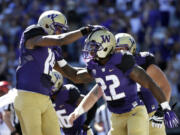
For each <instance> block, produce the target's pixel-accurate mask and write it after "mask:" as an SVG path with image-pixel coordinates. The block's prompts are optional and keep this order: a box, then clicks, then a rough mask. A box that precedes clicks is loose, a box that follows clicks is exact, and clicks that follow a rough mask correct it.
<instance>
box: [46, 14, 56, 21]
mask: <svg viewBox="0 0 180 135" xmlns="http://www.w3.org/2000/svg"><path fill="white" fill-rule="evenodd" d="M57 16H58V15H57V14H51V15H48V18H51V19H52V20H54V18H56V17H57Z"/></svg>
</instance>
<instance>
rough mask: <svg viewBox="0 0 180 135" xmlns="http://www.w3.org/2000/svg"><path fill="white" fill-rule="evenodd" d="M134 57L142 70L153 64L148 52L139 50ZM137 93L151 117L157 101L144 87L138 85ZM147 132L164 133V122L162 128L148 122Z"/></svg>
mask: <svg viewBox="0 0 180 135" xmlns="http://www.w3.org/2000/svg"><path fill="white" fill-rule="evenodd" d="M134 58H135V61H136V63H137V64H138V65H139V66H141V67H142V68H143V69H144V70H146V69H147V68H148V67H149V66H150V65H151V64H155V60H154V55H153V54H151V53H149V52H140V53H138V54H135V55H134ZM139 94H140V97H141V98H142V100H143V102H144V104H145V106H146V109H147V111H148V114H149V117H150V118H151V117H152V115H153V114H154V113H155V111H156V110H157V108H158V102H157V100H156V99H155V97H154V96H153V95H152V93H151V91H150V90H148V89H146V88H144V87H140V92H139ZM149 134H150V135H166V131H165V126H164V124H163V127H162V128H153V127H152V126H151V124H149Z"/></svg>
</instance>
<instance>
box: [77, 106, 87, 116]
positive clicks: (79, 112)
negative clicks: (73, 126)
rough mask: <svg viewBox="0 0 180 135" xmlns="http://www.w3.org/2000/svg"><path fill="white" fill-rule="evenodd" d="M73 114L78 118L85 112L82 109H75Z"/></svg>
mask: <svg viewBox="0 0 180 135" xmlns="http://www.w3.org/2000/svg"><path fill="white" fill-rule="evenodd" d="M75 112H76V113H77V114H78V115H79V116H80V115H81V114H83V113H85V110H84V109H83V107H78V108H77V109H75Z"/></svg>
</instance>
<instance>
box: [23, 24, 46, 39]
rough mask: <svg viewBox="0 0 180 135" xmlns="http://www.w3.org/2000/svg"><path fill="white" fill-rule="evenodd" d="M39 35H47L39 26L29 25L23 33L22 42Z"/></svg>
mask: <svg viewBox="0 0 180 135" xmlns="http://www.w3.org/2000/svg"><path fill="white" fill-rule="evenodd" d="M39 35H47V33H46V32H45V30H44V29H43V28H42V27H41V26H38V25H35V24H34V25H31V26H29V27H27V28H26V30H25V31H24V40H25V41H24V42H26V41H27V40H28V39H30V38H33V37H35V36H39Z"/></svg>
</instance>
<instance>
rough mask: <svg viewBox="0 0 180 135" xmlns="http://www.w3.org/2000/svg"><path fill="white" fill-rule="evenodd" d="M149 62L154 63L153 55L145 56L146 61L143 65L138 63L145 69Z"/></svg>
mask: <svg viewBox="0 0 180 135" xmlns="http://www.w3.org/2000/svg"><path fill="white" fill-rule="evenodd" d="M151 64H155V58H154V56H153V55H149V56H147V57H146V62H145V63H144V64H143V65H140V66H141V67H142V68H143V69H144V70H146V69H147V68H148V67H149V66H150V65H151Z"/></svg>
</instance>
